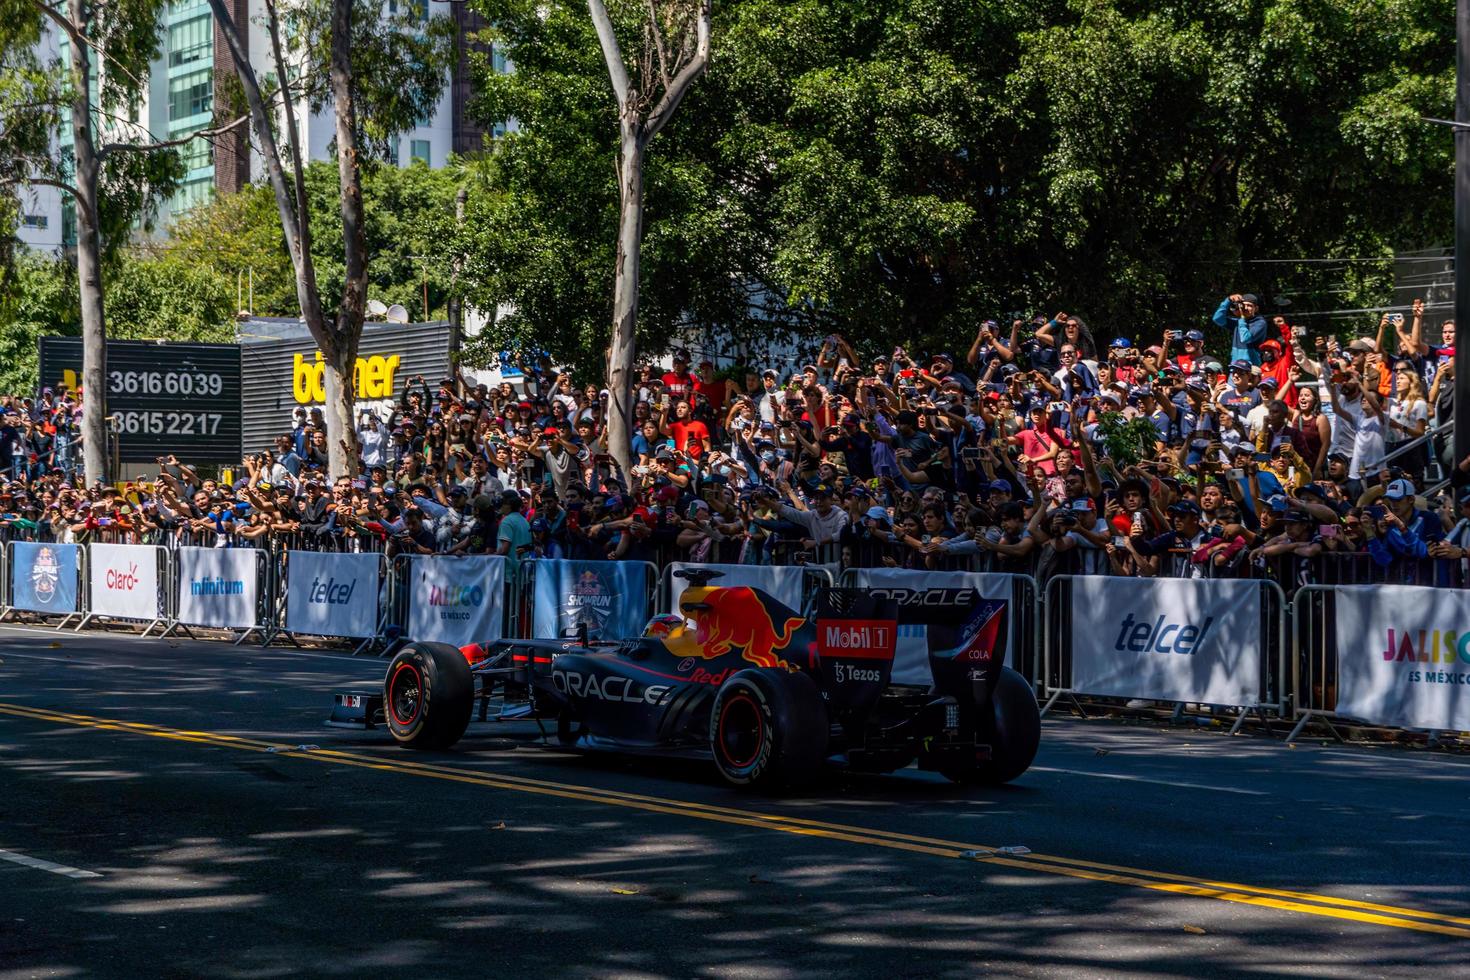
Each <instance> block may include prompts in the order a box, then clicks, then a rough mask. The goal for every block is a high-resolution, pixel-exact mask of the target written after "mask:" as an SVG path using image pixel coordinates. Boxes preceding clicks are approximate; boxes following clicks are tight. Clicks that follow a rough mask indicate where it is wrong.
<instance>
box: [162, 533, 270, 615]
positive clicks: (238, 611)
mask: <svg viewBox="0 0 1470 980" xmlns="http://www.w3.org/2000/svg"><path fill="white" fill-rule="evenodd" d="M257 554H258V552H257V551H256V550H255V549H254V548H180V549H179V551H178V569H179V606H178V610H179V611H178V618H179V622H181V623H185V624H187V625H189V626H215V627H220V628H223V629H249V628H251V627H252V626H255V625H257V623H256V615H257V612H256V610H257V602H258V600H259V597H260V596H259V582H258V581H257V577H256V555H257Z"/></svg>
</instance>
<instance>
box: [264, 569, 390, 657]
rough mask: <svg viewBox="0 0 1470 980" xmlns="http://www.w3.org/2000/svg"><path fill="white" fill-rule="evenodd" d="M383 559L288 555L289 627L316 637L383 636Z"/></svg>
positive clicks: (287, 619) (287, 594)
mask: <svg viewBox="0 0 1470 980" xmlns="http://www.w3.org/2000/svg"><path fill="white" fill-rule="evenodd" d="M380 561H381V556H379V555H375V554H366V555H351V554H341V553H336V552H319V551H288V552H286V629H287V630H289V631H290V632H292V633H311V634H313V635H315V636H356V637H365V636H374V635H376V634H377V632H378V583H379V577H378V571H379V563H380Z"/></svg>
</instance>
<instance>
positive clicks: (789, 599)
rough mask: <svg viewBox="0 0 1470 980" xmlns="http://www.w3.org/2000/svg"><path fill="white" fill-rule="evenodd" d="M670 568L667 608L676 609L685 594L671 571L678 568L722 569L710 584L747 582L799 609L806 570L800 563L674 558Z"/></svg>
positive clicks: (683, 584) (752, 586)
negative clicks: (709, 562) (703, 562)
mask: <svg viewBox="0 0 1470 980" xmlns="http://www.w3.org/2000/svg"><path fill="white" fill-rule="evenodd" d="M668 568H669V586H670V589H669V591H670V595H669V609H668V611H669V612H678V610H679V596H681V595H683V594H684V587H685V586H687V585H688V584H689V583H688V582H685V581H684V580H683V579H682V578H679V577H678V576H676V575H675V574H674V572H676V571H678V570H679V569H681V568H709V569H713V570H714V571H717V572H723V573H724V574H723V575H721V576H720V577H719V578H717V579H715V580H714V581H713V582H711V583H710V584H711V585H722V586H727V587H728V586H732V585H748V586H750V587H751V588H752V589H760V590H761V591H762V592H764V593H766V594H767V595H769V596H773V597H774V598H776V599H779V600H780V601H782V602H784V603H786V605H788V606H790V607H791V608H792V609H794V610H796V611H797V612H801V605H802V603H801V596H802V592H801V589H802V582H803V580H804V579H805V577H806V572H805V571H803V570H802V567H801V566H800V565H693V564H688V563H686V562H682V561H676V562H673V563H672V564H670V565H669V566H668Z"/></svg>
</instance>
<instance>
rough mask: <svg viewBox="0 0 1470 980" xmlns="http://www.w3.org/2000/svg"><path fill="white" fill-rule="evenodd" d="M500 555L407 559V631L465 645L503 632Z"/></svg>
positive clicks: (502, 563) (415, 636)
mask: <svg viewBox="0 0 1470 980" xmlns="http://www.w3.org/2000/svg"><path fill="white" fill-rule="evenodd" d="M505 564H506V562H505V559H504V558H501V557H500V556H499V555H475V556H472V557H466V558H450V557H445V556H442V555H421V556H418V557H415V558H414V559H413V561H412V562H410V563H409V571H408V582H407V584H406V588H407V589H408V590H409V592H408V635H409V636H410V637H412V638H413V639H415V640H433V641H435V642H438V643H452V644H454V645H455V646H465V645H466V644H470V643H485V642H487V641H489V640H498V639H500V637H501V635H502V634H503V633H504V629H503V626H502V624H503V622H504V615H505Z"/></svg>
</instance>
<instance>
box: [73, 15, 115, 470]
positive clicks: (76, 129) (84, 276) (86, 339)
mask: <svg viewBox="0 0 1470 980" xmlns="http://www.w3.org/2000/svg"><path fill="white" fill-rule="evenodd" d="M67 16H68V17H69V18H70V20H71V22H72V23H73V24H75V25H77V26H78V27H79V28H84V27H85V25H86V24H87V18H88V17H89V12H88V11H87V10H86V9H85V6H84V4H83V2H82V0H68V3H67ZM69 49H70V56H71V71H72V76H73V83H74V84H75V85H76V96H75V97H74V98H73V99H72V104H71V134H72V144H73V147H74V150H73V152H74V153H75V160H76V177H75V180H76V194H75V202H76V210H77V280H78V282H79V284H80V286H81V305H82V465H83V467H84V469H85V471H86V477H87V483H88V484H89V485H90V484H92V483H94V482H96V481H98V480H102V481H106V480H107V479H108V465H107V462H108V457H109V453H108V451H107V450H108V446H107V442H108V438H107V428H108V426H107V321H106V319H105V318H104V314H103V307H102V232H101V229H100V228H99V227H98V213H97V187H98V184H99V182H100V174H101V161H100V160H99V159H98V158H97V147H96V145H95V143H94V142H93V133H92V106H91V100H90V97H89V93H90V91H91V86H90V84H89V81H88V80H89V76H90V74H91V65H92V52H91V49H90V48H88V47H87V46H86V45H85V44H79V43H77V42H76V40H73V41H72V42H71V44H70V45H69Z"/></svg>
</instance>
